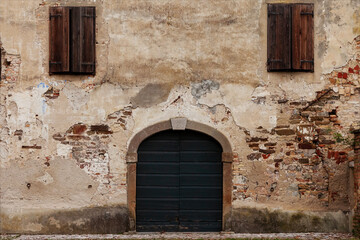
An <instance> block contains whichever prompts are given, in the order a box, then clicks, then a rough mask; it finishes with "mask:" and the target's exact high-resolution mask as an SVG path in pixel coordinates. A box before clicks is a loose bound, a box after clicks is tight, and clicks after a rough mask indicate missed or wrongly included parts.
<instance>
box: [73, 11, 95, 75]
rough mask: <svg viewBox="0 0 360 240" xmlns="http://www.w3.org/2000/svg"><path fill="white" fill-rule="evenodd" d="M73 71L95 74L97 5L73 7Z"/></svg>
mask: <svg viewBox="0 0 360 240" xmlns="http://www.w3.org/2000/svg"><path fill="white" fill-rule="evenodd" d="M71 31H72V33H71V44H72V45H71V49H72V54H71V62H72V64H71V67H72V69H71V71H72V72H73V73H89V74H95V7H73V8H71Z"/></svg>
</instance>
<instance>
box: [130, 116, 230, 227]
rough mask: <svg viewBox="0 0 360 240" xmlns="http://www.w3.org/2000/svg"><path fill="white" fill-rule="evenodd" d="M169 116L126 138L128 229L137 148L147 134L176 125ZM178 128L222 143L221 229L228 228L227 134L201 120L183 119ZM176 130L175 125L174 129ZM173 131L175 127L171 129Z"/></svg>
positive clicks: (133, 201)
mask: <svg viewBox="0 0 360 240" xmlns="http://www.w3.org/2000/svg"><path fill="white" fill-rule="evenodd" d="M172 120H173V119H171V120H170V119H169V120H167V121H163V122H159V123H156V124H154V125H151V126H149V127H147V128H145V129H143V130H141V131H140V132H138V133H136V134H135V135H134V137H132V139H131V140H130V142H129V146H128V151H127V155H126V162H127V205H128V209H129V223H130V226H129V230H130V231H136V230H137V229H136V225H137V224H136V221H137V219H136V207H137V206H136V185H137V184H136V178H137V165H138V164H137V163H138V148H139V146H140V144H141V143H142V142H143V141H144V140H145V139H147V138H148V137H150V136H152V135H154V134H156V133H158V132H162V131H165V130H172V131H174V129H176V128H175V127H174V126H173V124H172ZM184 126H185V127H183V129H182V130H180V131H184V130H194V131H197V132H201V133H204V134H206V135H208V136H210V137H211V138H213V139H215V140H216V141H217V142H218V143H219V144H220V145H221V147H222V151H223V152H222V154H221V162H222V228H221V230H223V231H230V230H231V201H232V197H231V196H232V161H233V152H232V148H231V145H230V143H229V141H228V140H227V138H226V137H225V136H224V135H223V134H222V133H221V132H219V131H217V130H216V129H214V128H212V127H210V126H207V125H205V124H202V123H198V122H194V121H191V120H187V119H185V124H184ZM177 130H178V129H177ZM174 132H175V131H174Z"/></svg>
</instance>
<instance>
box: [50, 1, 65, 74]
mask: <svg viewBox="0 0 360 240" xmlns="http://www.w3.org/2000/svg"><path fill="white" fill-rule="evenodd" d="M49 34H50V38H49V47H50V49H49V50H50V53H49V72H50V74H52V73H62V72H69V9H68V8H65V7H51V8H50V31H49Z"/></svg>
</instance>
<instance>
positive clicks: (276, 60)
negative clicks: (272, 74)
mask: <svg viewBox="0 0 360 240" xmlns="http://www.w3.org/2000/svg"><path fill="white" fill-rule="evenodd" d="M271 62H282V60H280V59H270V58H269V59H268V63H271Z"/></svg>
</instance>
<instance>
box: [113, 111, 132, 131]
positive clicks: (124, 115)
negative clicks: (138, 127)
mask: <svg viewBox="0 0 360 240" xmlns="http://www.w3.org/2000/svg"><path fill="white" fill-rule="evenodd" d="M132 110H133V108H132V107H131V106H127V107H124V108H123V109H121V110H119V111H116V112H114V113H112V114H109V115H108V117H107V118H108V120H109V122H110V124H111V125H114V126H115V128H117V126H120V127H121V128H122V129H123V130H126V129H127V128H126V125H127V121H128V119H129V118H130V117H131V116H132Z"/></svg>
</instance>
